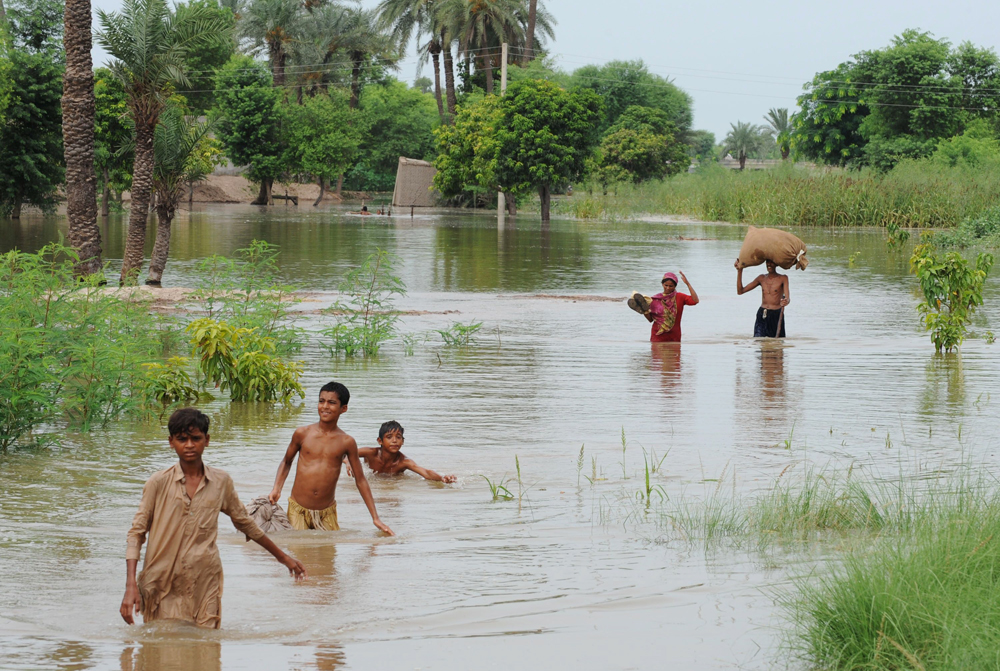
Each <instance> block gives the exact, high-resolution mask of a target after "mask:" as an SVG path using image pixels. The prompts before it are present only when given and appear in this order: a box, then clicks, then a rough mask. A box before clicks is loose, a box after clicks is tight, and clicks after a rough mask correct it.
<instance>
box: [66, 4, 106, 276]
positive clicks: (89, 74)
mask: <svg viewBox="0 0 1000 671" xmlns="http://www.w3.org/2000/svg"><path fill="white" fill-rule="evenodd" d="M64 21H65V23H64V26H65V27H64V38H63V44H64V45H65V49H66V70H65V72H64V73H63V95H62V115H63V150H64V152H65V153H64V156H65V161H66V218H67V219H68V220H69V232H68V236H67V237H69V242H70V244H71V245H72V246H73V248H74V249H75V250H76V251H77V254H79V256H80V263H79V264H78V265H77V267H76V272H77V274H78V275H81V276H84V275H94V274H97V273H99V272H102V266H101V230H100V229H99V228H98V227H97V177H96V175H95V174H94V114H95V111H94V110H95V101H94V63H93V60H92V59H91V56H90V50H91V47H92V46H93V37H92V29H91V10H90V0H66V11H65V19H64Z"/></svg>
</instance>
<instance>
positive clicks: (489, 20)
mask: <svg viewBox="0 0 1000 671" xmlns="http://www.w3.org/2000/svg"><path fill="white" fill-rule="evenodd" d="M519 4H520V3H519V2H518V0H450V2H449V6H450V7H451V8H454V9H453V10H452V12H451V13H450V19H451V20H450V21H449V23H450V24H451V25H452V26H453V28H452V30H453V33H454V34H455V35H456V36H458V39H459V45H460V50H461V51H460V52H461V53H462V54H463V55H465V56H466V57H467V58H473V59H475V58H476V54H477V52H478V54H479V58H480V59H481V62H482V67H483V68H484V69H485V71H486V93H487V94H491V93H493V67H494V63H493V62H494V58H495V57H496V54H494V53H492V52H493V51H499V47H500V44H501V43H502V42H507V43H508V44H512V45H522V44H524V26H523V25H522V23H521V22H520V21H519V17H518V10H519V9H521V8H520V7H519Z"/></svg>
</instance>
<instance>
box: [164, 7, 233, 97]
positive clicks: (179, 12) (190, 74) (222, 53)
mask: <svg viewBox="0 0 1000 671" xmlns="http://www.w3.org/2000/svg"><path fill="white" fill-rule="evenodd" d="M192 13H198V14H200V15H202V16H205V15H208V16H211V17H213V19H214V22H215V23H216V25H219V26H222V27H223V28H224V31H225V33H226V34H227V35H231V34H232V32H233V30H234V29H235V27H236V18H235V17H234V16H233V12H232V10H231V9H230V8H229V7H227V6H226V4H225V3H220V2H219V0H189V2H186V3H185V2H181V3H178V4H177V5H176V7H175V8H174V14H175V15H176V16H177V18H178V20H179V21H184V20H186V18H187V15H189V14H192ZM235 52H236V42H235V41H233V40H232V39H223V40H213V41H212V42H210V43H208V44H205V45H201V46H200V47H199V48H197V49H187V50H185V51H184V70H185V73H186V75H187V79H188V81H189V82H190V84H189V85H188V86H186V87H184V88H185V90H184V93H183V95H184V97H185V98H186V99H187V103H188V106H189V107H190V108H191V112H192V113H193V114H196V115H197V114H206V113H207V112H208V111H209V110H210V109H211V108H212V106H213V105H214V103H215V91H214V90H213V89H214V87H213V85H212V84H213V82H214V81H215V75H216V74H217V73H218V71H219V70H220V69H221V68H222V66H223V65H225V64H226V63H228V62H229V59H230V58H231V57H232V56H233V54H234V53H235Z"/></svg>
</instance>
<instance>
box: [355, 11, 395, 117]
mask: <svg viewBox="0 0 1000 671" xmlns="http://www.w3.org/2000/svg"><path fill="white" fill-rule="evenodd" d="M348 12H349V13H348V30H347V34H346V36H345V37H344V40H343V48H344V50H345V51H346V53H347V57H348V58H349V59H350V62H351V100H350V105H351V109H355V108H357V106H358V101H359V100H360V98H361V75H362V73H363V70H364V69H365V67H366V66H368V65H369V64H371V63H372V62H375V63H376V64H377V65H379V66H380V69H381V68H382V67H384V66H385V65H386V64H389V65H392V64H394V63H395V61H396V60H398V52H397V50H396V46H395V44H394V43H393V40H392V39H391V38H390V37H389V36H388V35H387V34H386V33H384V32H383V31H382V30H380V29H379V27H378V18H377V14H376V10H371V9H350V10H348Z"/></svg>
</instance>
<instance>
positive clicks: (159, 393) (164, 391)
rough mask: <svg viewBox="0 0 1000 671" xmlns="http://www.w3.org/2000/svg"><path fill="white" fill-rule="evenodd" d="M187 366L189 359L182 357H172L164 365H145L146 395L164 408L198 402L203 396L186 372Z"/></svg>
mask: <svg viewBox="0 0 1000 671" xmlns="http://www.w3.org/2000/svg"><path fill="white" fill-rule="evenodd" d="M187 364H188V359H187V358H185V357H181V356H174V357H170V358H169V359H167V360H166V362H164V363H147V364H145V365H144V366H143V367H144V368H145V369H146V394H147V395H148V396H149V397H150V398H152V399H155V400H157V401H159V402H160V403H162V404H163V405H164V406H168V405H171V404H174V403H193V402H194V401H197V400H198V399H199V398H200V397H201V394H199V393H198V390H197V389H196V388H195V386H194V382H193V381H192V380H191V376H190V375H189V374H188V372H187V371H186V370H185V367H186V366H187Z"/></svg>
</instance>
